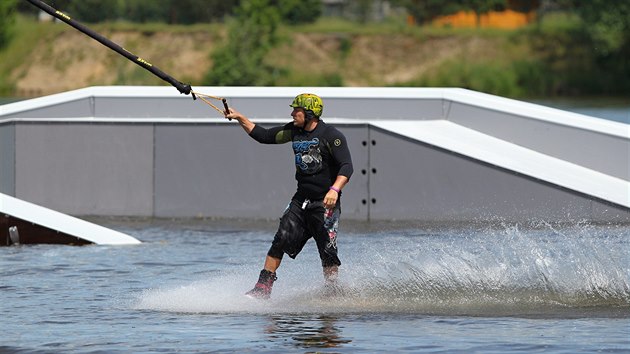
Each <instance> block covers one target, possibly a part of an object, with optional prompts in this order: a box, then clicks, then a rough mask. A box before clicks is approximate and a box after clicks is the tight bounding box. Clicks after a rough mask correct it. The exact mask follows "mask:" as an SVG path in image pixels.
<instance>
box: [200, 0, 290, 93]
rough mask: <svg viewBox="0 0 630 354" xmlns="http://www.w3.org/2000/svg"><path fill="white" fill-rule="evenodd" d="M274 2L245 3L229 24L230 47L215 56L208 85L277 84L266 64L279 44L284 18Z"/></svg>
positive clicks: (216, 51)
mask: <svg viewBox="0 0 630 354" xmlns="http://www.w3.org/2000/svg"><path fill="white" fill-rule="evenodd" d="M272 5H277V3H276V2H275V1H273V0H243V1H242V2H241V4H240V6H239V7H238V8H236V11H235V15H236V18H235V19H234V20H232V21H231V22H230V24H229V30H228V38H227V42H226V44H225V45H224V46H223V47H221V48H218V49H217V50H215V51H214V52H213V53H212V60H213V66H212V69H211V70H210V72H209V73H208V75H207V76H206V80H205V84H207V85H216V86H223V85H235V86H256V85H258V86H264V85H271V84H273V72H274V69H273V68H272V67H270V66H269V65H267V64H266V63H265V62H264V59H265V56H266V55H267V53H268V52H269V51H270V50H271V49H272V48H273V47H274V46H275V45H276V44H277V42H278V35H277V28H278V25H279V24H280V14H279V13H278V11H277V9H276V8H275V7H274V6H272Z"/></svg>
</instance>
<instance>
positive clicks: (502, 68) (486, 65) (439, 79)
mask: <svg viewBox="0 0 630 354" xmlns="http://www.w3.org/2000/svg"><path fill="white" fill-rule="evenodd" d="M408 85H410V86H429V87H462V88H468V89H471V90H475V91H481V92H486V93H490V94H494V95H500V96H508V97H516V96H520V95H521V94H522V91H521V89H520V88H519V86H518V77H517V75H516V74H515V72H514V71H513V70H512V69H511V68H510V67H509V64H505V63H493V62H469V61H466V60H463V61H459V60H450V61H446V62H444V63H443V64H442V65H440V66H439V68H438V69H437V70H435V71H433V72H432V73H429V74H428V75H426V76H424V77H423V78H421V79H420V80H418V81H416V82H411V83H408Z"/></svg>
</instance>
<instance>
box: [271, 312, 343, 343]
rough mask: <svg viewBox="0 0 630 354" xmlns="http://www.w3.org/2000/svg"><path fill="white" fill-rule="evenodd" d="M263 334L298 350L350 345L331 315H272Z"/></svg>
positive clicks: (334, 317) (335, 318) (335, 319)
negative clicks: (288, 343) (287, 342)
mask: <svg viewBox="0 0 630 354" xmlns="http://www.w3.org/2000/svg"><path fill="white" fill-rule="evenodd" d="M269 320H270V323H269V325H268V326H267V328H266V329H265V333H267V334H268V336H269V338H270V339H271V340H273V341H290V342H291V345H293V346H295V347H298V348H338V347H341V346H343V345H345V344H348V343H351V342H352V340H351V339H349V338H344V337H343V335H342V333H341V330H340V328H339V327H338V326H337V324H336V323H337V317H336V316H332V315H291V314H286V315H274V316H271V317H270V318H269Z"/></svg>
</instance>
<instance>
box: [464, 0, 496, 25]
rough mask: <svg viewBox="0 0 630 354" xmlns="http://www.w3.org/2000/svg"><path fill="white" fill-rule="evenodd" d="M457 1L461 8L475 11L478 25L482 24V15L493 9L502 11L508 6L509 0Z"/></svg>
mask: <svg viewBox="0 0 630 354" xmlns="http://www.w3.org/2000/svg"><path fill="white" fill-rule="evenodd" d="M457 3H458V5H459V7H460V9H461V10H464V11H467V10H470V11H473V12H474V13H475V16H477V27H479V26H480V24H481V15H483V14H485V13H488V12H490V11H493V10H496V11H502V10H505V8H506V7H507V0H459V1H457Z"/></svg>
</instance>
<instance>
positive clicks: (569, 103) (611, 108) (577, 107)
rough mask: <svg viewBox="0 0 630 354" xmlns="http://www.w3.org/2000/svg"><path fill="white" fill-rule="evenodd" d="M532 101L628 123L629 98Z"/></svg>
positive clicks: (629, 122) (629, 121)
mask: <svg viewBox="0 0 630 354" xmlns="http://www.w3.org/2000/svg"><path fill="white" fill-rule="evenodd" d="M532 103H536V104H540V105H543V106H548V107H552V108H557V109H562V110H565V111H569V112H574V113H579V114H584V115H587V116H591V117H597V118H603V119H607V120H612V121H615V122H621V123H626V124H630V99H628V98H582V99H553V100H534V101H532Z"/></svg>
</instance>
